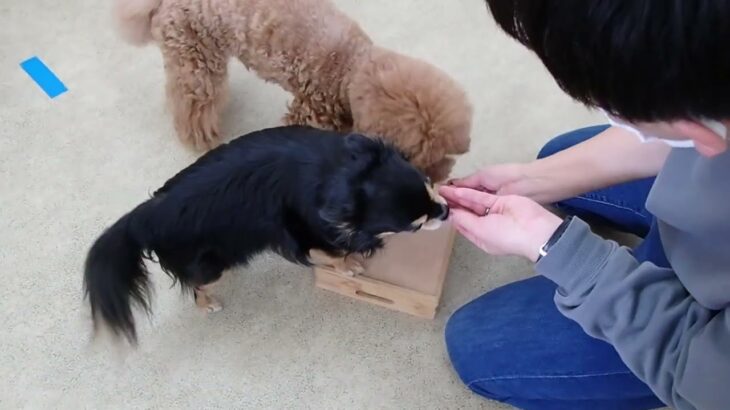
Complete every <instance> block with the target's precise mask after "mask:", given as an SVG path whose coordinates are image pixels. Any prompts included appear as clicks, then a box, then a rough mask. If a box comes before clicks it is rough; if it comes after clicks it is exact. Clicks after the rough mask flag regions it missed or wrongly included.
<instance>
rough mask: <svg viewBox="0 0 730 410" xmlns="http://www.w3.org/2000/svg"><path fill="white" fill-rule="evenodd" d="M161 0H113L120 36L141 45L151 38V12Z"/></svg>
mask: <svg viewBox="0 0 730 410" xmlns="http://www.w3.org/2000/svg"><path fill="white" fill-rule="evenodd" d="M160 3H162V0H114V20H115V23H116V26H117V29H118V30H119V32H120V34H121V35H122V37H123V38H124V39H125V40H126V41H128V42H129V43H131V44H134V45H136V46H141V45H144V44H146V43H148V42H149V41H150V40H152V30H151V23H152V12H153V11H154V10H155V9H156V8H157V7H159V6H160Z"/></svg>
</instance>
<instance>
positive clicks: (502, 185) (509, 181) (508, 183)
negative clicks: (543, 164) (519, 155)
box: [449, 163, 531, 196]
mask: <svg viewBox="0 0 730 410" xmlns="http://www.w3.org/2000/svg"><path fill="white" fill-rule="evenodd" d="M526 165H527V164H520V163H511V164H497V165H490V166H487V167H485V168H482V169H481V170H479V171H477V172H475V173H473V174H471V175H469V176H467V177H464V178H457V179H452V180H450V181H449V185H452V186H456V187H462V188H471V189H476V190H479V191H484V192H489V193H492V194H497V195H522V196H528V195H529V192H528V191H529V190H530V187H529V184H530V181H529V180H530V179H531V178H529V177H528V176H527V174H526Z"/></svg>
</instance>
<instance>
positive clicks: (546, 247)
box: [535, 215, 573, 262]
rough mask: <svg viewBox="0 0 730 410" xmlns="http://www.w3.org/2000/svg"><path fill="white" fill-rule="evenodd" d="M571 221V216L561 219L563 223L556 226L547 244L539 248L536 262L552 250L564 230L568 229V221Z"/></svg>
mask: <svg viewBox="0 0 730 410" xmlns="http://www.w3.org/2000/svg"><path fill="white" fill-rule="evenodd" d="M572 220H573V215H569V216H567V217H565V218H564V219H563V222H561V223H560V225H559V226H558V229H556V230H555V232H553V234H552V235H551V236H550V239H548V240H547V242H545V243H544V244H542V246H541V247H540V250H539V251H538V255H537V261H539V260H540V259H542V257H543V256H545V255H547V253H548V252H549V251H550V248H552V247H553V246H554V245H555V244H556V243H557V242H558V240H560V238H561V237H562V236H563V234H564V233H565V230H566V229H568V225H570V221H572ZM537 261H535V262H537Z"/></svg>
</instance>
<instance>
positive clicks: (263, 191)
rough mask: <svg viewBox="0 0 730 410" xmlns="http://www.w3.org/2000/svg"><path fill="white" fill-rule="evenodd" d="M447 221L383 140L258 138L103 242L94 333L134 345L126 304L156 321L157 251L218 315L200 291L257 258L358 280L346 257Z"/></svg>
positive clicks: (91, 282) (305, 133) (131, 217)
mask: <svg viewBox="0 0 730 410" xmlns="http://www.w3.org/2000/svg"><path fill="white" fill-rule="evenodd" d="M447 214H448V208H447V207H446V205H445V202H444V201H443V200H442V199H440V198H439V197H438V195H436V194H434V192H433V190H432V187H431V185H430V182H429V181H428V180H427V179H426V177H424V176H423V175H422V174H421V173H420V172H419V171H417V170H416V169H415V168H414V167H413V166H411V165H410V164H409V163H408V162H407V161H406V159H405V158H404V157H403V156H402V155H401V154H400V153H399V152H397V151H396V150H395V149H394V148H392V147H390V146H387V145H385V144H384V143H382V142H380V141H377V140H373V139H370V138H366V137H364V136H361V135H348V136H343V135H341V134H338V133H335V132H329V131H321V130H315V129H312V128H305V127H280V128H273V129H268V130H263V131H259V132H254V133H252V134H249V135H245V136H243V137H239V138H238V139H236V140H234V141H232V142H231V143H229V144H225V145H222V146H220V147H218V148H216V149H214V150H212V151H210V152H208V153H207V154H205V155H204V156H202V157H201V158H200V159H198V160H197V161H196V162H195V163H193V164H192V165H191V166H189V167H187V168H186V169H184V170H183V171H181V172H180V173H178V174H177V175H175V176H174V177H173V178H172V179H170V180H169V181H167V182H166V183H165V185H164V186H163V187H162V188H160V189H159V190H158V191H157V192H155V193H154V195H153V196H152V198H151V199H149V200H148V201H146V202H144V203H142V204H141V205H139V206H137V207H136V208H135V209H134V210H133V211H132V212H130V213H128V214H127V215H125V216H123V217H122V218H121V219H120V220H119V221H118V222H116V223H115V224H114V225H113V226H112V227H111V228H109V229H108V230H107V231H106V232H104V233H103V234H102V235H101V236H100V237H99V238H98V239H97V241H96V242H95V243H94V245H93V246H92V248H91V250H90V251H89V255H88V257H87V260H86V269H85V275H84V284H85V290H86V294H87V295H88V297H89V302H90V304H91V312H92V317H93V318H94V324H95V328H97V324H98V323H99V322H103V323H106V324H107V325H109V327H110V328H111V330H112V331H113V332H114V334H115V335H117V336H119V335H124V336H126V337H127V339H128V340H129V341H130V342H133V343H134V342H135V341H136V332H135V327H134V318H133V316H132V310H131V304H132V302H135V303H137V304H138V305H139V306H141V307H142V308H144V309H145V310H147V311H149V304H148V300H149V292H148V279H147V275H148V273H147V271H146V269H145V266H144V259H149V260H151V259H152V253H153V252H154V254H155V255H156V257H157V259H158V260H159V263H160V265H161V267H162V268H163V270H164V271H165V272H166V273H167V274H168V275H170V276H171V277H173V278H174V279H176V280H179V281H180V283H181V285H182V286H183V288H193V289H194V295H195V298H196V302H197V304H198V305H199V306H201V307H204V308H207V309H208V310H210V311H215V310H218V309H220V305H218V304H217V302H215V301H214V300H213V299H211V297H210V295H209V294H208V293H207V291H206V288H205V285H208V284H211V283H213V282H215V281H216V280H217V279H218V278H220V276H221V274H222V272H223V271H224V270H225V269H227V268H230V267H232V266H234V265H239V264H245V263H246V262H247V261H249V260H250V259H251V257H253V256H254V255H256V254H257V253H260V252H262V251H265V250H273V251H275V252H277V253H278V254H280V255H282V256H283V257H285V258H287V259H288V260H290V261H292V262H295V263H299V264H304V265H312V264H315V265H328V266H330V267H331V268H334V269H336V270H339V271H340V272H343V273H346V274H354V273H359V272H360V271H361V270H362V269H361V266H360V265H359V264H358V263H357V261H356V260H355V259H353V258H351V257H350V255H353V254H364V255H368V254H371V253H372V252H374V251H376V250H377V249H379V248H380V247H382V245H383V242H382V238H383V236H385V235H388V234H390V233H396V232H403V231H416V230H418V229H420V228H422V227H423V228H429V227H433V226H434V225H438V223H439V222H440V221H442V220H444V219H446V217H447Z"/></svg>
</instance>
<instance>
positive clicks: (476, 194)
mask: <svg viewBox="0 0 730 410" xmlns="http://www.w3.org/2000/svg"><path fill="white" fill-rule="evenodd" d="M439 193H440V194H441V195H442V196H443V197H444V198H445V199H446V201H447V202H448V203H449V206H450V208H451V210H450V216H449V219H450V220H451V221H452V222H453V223H454V226H455V227H456V229H457V230H458V231H459V233H461V234H462V235H464V237H466V238H467V239H469V240H470V241H471V242H472V243H474V244H475V245H476V246H478V247H479V248H481V249H482V250H484V251H485V252H487V253H489V254H492V255H519V256H524V257H526V258H528V259H530V260H531V261H533V262H535V261H536V260H537V258H538V255H539V250H540V247H541V246H542V245H543V244H544V243H545V242H547V241H548V239H550V236H552V234H553V233H554V232H555V230H556V229H557V228H558V226H560V223H561V221H562V220H561V219H560V218H559V217H558V216H556V215H554V214H552V213H551V212H549V211H548V210H546V209H545V208H543V207H542V206H541V205H540V204H538V203H537V202H535V201H533V200H531V199H529V198H526V197H522V196H517V195H506V196H499V195H494V194H490V193H487V192H482V191H478V190H475V189H471V188H459V187H453V186H442V187H441V188H439Z"/></svg>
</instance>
